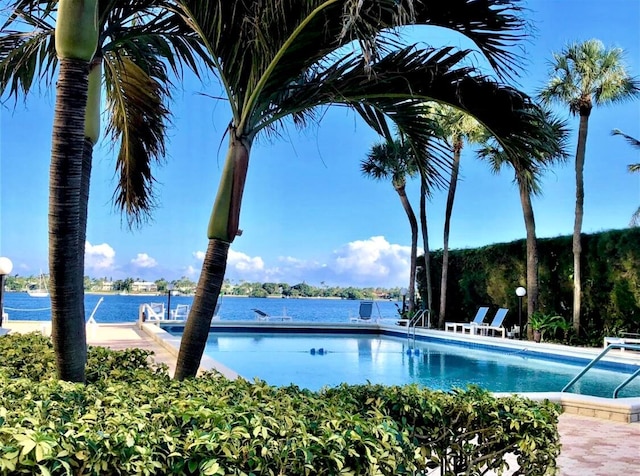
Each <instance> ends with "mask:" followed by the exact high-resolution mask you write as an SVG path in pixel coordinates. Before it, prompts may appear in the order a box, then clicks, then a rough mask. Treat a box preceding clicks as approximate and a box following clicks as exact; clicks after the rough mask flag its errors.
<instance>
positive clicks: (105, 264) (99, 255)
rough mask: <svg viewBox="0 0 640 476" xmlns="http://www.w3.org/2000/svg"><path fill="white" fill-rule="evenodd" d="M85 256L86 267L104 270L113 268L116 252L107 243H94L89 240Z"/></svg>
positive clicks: (85, 247) (85, 245)
mask: <svg viewBox="0 0 640 476" xmlns="http://www.w3.org/2000/svg"><path fill="white" fill-rule="evenodd" d="M84 256H85V258H84V264H85V267H86V268H88V269H92V270H94V271H104V270H108V269H111V268H113V264H114V259H115V256H116V252H115V250H114V249H113V248H111V246H109V245H108V244H107V243H102V244H100V245H92V244H91V243H89V242H88V241H87V242H85V244H84Z"/></svg>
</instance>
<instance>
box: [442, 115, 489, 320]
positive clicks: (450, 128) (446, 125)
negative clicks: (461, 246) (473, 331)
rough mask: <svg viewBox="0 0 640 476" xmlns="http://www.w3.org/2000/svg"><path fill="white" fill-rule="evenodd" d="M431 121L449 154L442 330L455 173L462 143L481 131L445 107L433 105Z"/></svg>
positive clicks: (473, 121)
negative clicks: (444, 140) (450, 151)
mask: <svg viewBox="0 0 640 476" xmlns="http://www.w3.org/2000/svg"><path fill="white" fill-rule="evenodd" d="M432 114H433V118H434V119H435V120H436V121H437V122H438V125H439V128H440V135H441V137H442V138H443V139H446V140H447V141H448V142H449V143H450V144H451V148H452V151H453V154H452V166H451V177H450V179H449V190H448V193H447V204H446V208H445V215H444V232H443V240H442V275H441V278H440V312H439V316H438V327H439V328H440V329H442V328H444V323H445V319H446V313H447V286H448V279H449V234H450V231H451V214H452V213H453V202H454V200H455V196H456V188H457V186H458V173H459V171H460V157H461V155H462V149H463V148H464V145H465V143H477V142H478V141H480V140H481V137H482V134H483V133H484V128H483V127H482V125H481V124H480V123H479V122H478V121H477V120H476V119H474V118H473V117H471V116H469V115H468V114H466V113H465V112H464V111H462V110H459V109H455V108H453V107H451V106H448V105H445V104H438V105H435V106H434V108H433V112H432Z"/></svg>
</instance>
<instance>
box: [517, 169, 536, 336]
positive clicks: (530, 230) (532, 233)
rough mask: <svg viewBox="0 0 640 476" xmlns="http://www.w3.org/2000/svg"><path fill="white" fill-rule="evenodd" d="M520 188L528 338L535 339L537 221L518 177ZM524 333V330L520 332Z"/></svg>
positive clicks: (522, 182)
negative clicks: (523, 227)
mask: <svg viewBox="0 0 640 476" xmlns="http://www.w3.org/2000/svg"><path fill="white" fill-rule="evenodd" d="M518 188H519V189H520V202H521V203H522V214H523V216H524V226H525V228H526V230H527V337H528V339H530V340H531V339H532V338H533V331H532V330H531V326H530V325H528V324H529V322H530V320H531V316H532V315H533V313H534V312H535V311H537V309H538V294H539V286H538V243H537V239H536V220H535V216H534V214H533V205H532V204H531V194H530V193H529V190H528V189H527V187H526V185H525V182H524V178H523V177H521V176H520V175H518ZM520 332H522V330H520Z"/></svg>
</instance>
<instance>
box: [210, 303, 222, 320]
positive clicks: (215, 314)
mask: <svg viewBox="0 0 640 476" xmlns="http://www.w3.org/2000/svg"><path fill="white" fill-rule="evenodd" d="M220 306H222V299H220V300H219V301H218V302H217V303H216V309H215V311H213V317H212V318H211V320H213V321H219V320H220Z"/></svg>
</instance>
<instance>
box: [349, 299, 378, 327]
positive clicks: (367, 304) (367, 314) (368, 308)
mask: <svg viewBox="0 0 640 476" xmlns="http://www.w3.org/2000/svg"><path fill="white" fill-rule="evenodd" d="M372 313H373V301H360V309H359V310H358V316H357V317H352V318H351V319H350V320H351V321H353V322H364V321H370V320H371V314H372Z"/></svg>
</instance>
